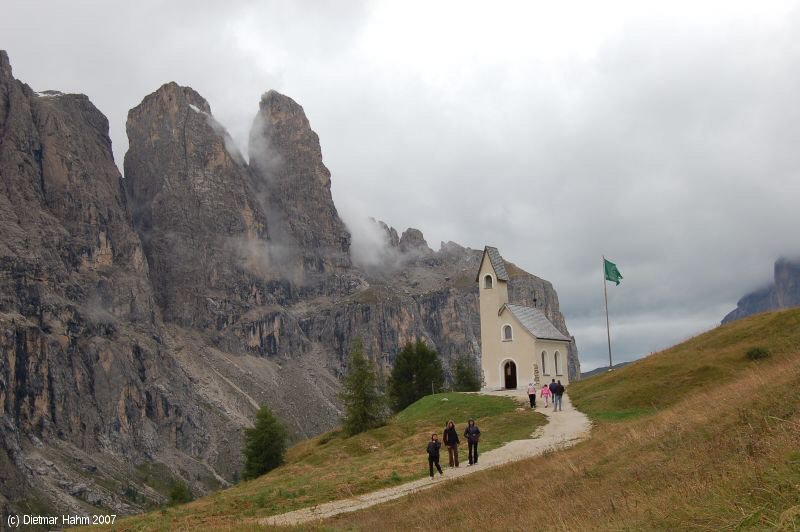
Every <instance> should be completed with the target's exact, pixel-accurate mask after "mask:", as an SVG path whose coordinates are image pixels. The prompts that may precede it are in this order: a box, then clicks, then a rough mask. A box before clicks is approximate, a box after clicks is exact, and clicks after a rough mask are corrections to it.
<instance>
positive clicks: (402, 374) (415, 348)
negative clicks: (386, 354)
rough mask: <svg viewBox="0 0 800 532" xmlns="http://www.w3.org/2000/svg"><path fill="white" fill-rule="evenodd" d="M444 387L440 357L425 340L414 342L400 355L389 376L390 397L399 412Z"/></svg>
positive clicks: (408, 344)
mask: <svg viewBox="0 0 800 532" xmlns="http://www.w3.org/2000/svg"><path fill="white" fill-rule="evenodd" d="M443 387H444V370H443V369H442V363H441V361H440V360H439V355H438V354H437V353H436V351H434V350H433V349H430V348H429V347H428V346H427V345H425V344H424V343H423V342H422V341H420V340H417V343H416V344H412V343H411V342H409V343H407V344H406V345H405V347H403V349H402V351H400V353H398V355H397V359H396V360H395V362H394V368H392V374H391V375H390V376H389V398H390V400H391V402H392V407H393V408H394V409H395V411H398V412H399V411H400V410H403V409H404V408H405V407H407V406H408V405H410V404H411V403H414V402H416V401H417V400H418V399H421V398H422V397H424V396H426V395H431V394H432V393H434V392H435V391H436V390H439V391H442V388H443Z"/></svg>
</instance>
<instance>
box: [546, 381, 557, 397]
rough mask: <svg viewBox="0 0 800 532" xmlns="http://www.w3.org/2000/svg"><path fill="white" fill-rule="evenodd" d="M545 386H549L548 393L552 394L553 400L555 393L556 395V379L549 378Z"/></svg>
mask: <svg viewBox="0 0 800 532" xmlns="http://www.w3.org/2000/svg"><path fill="white" fill-rule="evenodd" d="M547 387H548V388H550V395H552V396H553V401H555V400H556V398H555V395H556V380H555V379H551V380H550V384H548V385H547Z"/></svg>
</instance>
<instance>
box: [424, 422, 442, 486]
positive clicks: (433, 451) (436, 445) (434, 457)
mask: <svg viewBox="0 0 800 532" xmlns="http://www.w3.org/2000/svg"><path fill="white" fill-rule="evenodd" d="M441 448H442V444H441V442H440V441H439V438H438V436H436V433H435V432H434V433H433V434H431V441H429V442H428V469H429V470H430V473H431V480H433V466H436V470H437V471H439V475H444V473H442V466H440V465H439V449H441Z"/></svg>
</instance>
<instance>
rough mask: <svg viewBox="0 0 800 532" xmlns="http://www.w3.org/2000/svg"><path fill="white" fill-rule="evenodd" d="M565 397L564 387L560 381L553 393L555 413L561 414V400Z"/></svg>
mask: <svg viewBox="0 0 800 532" xmlns="http://www.w3.org/2000/svg"><path fill="white" fill-rule="evenodd" d="M563 396H564V385H563V384H561V381H560V380H559V381H558V383H557V384H556V389H555V392H554V393H553V412H561V411H562V410H561V400H562V399H563Z"/></svg>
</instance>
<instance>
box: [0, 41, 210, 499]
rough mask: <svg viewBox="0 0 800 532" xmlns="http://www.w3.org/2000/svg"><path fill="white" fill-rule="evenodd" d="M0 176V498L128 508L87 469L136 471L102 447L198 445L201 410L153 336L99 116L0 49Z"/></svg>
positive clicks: (146, 288) (155, 329) (140, 264)
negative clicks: (17, 74)
mask: <svg viewBox="0 0 800 532" xmlns="http://www.w3.org/2000/svg"><path fill="white" fill-rule="evenodd" d="M0 181H1V182H2V184H3V186H2V187H0V224H2V227H3V231H2V232H1V233H0V294H1V296H0V415H2V419H1V422H2V425H3V429H2V439H1V440H0V448H1V451H0V455H3V456H2V459H0V463H2V464H3V467H2V471H1V472H0V475H1V476H2V479H3V480H4V481H5V482H2V483H0V506H4V507H8V506H9V505H10V504H12V503H13V504H15V505H16V507H17V508H19V507H20V506H19V505H20V504H22V505H23V507H24V504H25V503H32V502H33V501H35V500H36V499H39V500H41V501H43V503H46V504H51V505H56V506H60V507H62V508H65V509H72V510H75V511H86V509H87V508H89V507H90V505H94V506H103V507H107V508H110V509H114V510H118V511H122V512H126V511H131V510H133V509H134V508H135V507H136V506H135V505H132V504H130V503H129V502H128V501H125V500H124V499H123V498H122V497H120V496H119V494H117V493H115V492H114V491H113V490H106V489H94V488H93V487H92V486H90V485H88V484H87V483H86V482H85V480H84V477H85V476H86V475H87V474H92V473H96V472H102V473H103V474H104V475H105V476H106V478H109V479H111V478H117V479H123V478H127V477H129V476H134V475H133V469H134V466H133V465H128V464H123V463H120V462H119V461H116V462H115V461H114V460H108V458H107V457H108V456H109V455H110V456H119V457H122V456H126V457H128V458H129V459H130V460H131V461H136V460H137V459H139V460H147V459H150V458H152V457H153V456H155V455H156V454H157V453H158V452H159V450H160V449H161V448H162V447H163V446H164V445H165V444H168V446H169V447H170V448H172V449H174V450H175V452H176V453H187V452H189V451H190V449H198V450H202V449H203V448H204V447H205V446H206V445H207V443H208V435H207V432H206V429H205V428H204V427H205V426H206V425H208V424H209V423H210V419H209V418H208V417H207V416H206V413H205V412H204V411H203V409H202V407H201V405H199V404H197V402H196V401H195V397H194V396H193V393H192V392H191V385H190V382H189V379H188V378H187V375H185V374H184V373H183V372H182V371H181V370H180V368H179V367H177V365H176V364H175V361H174V360H173V359H172V358H171V357H169V356H165V352H164V347H163V345H162V344H161V342H160V337H161V329H160V326H159V318H158V309H157V307H156V305H155V301H154V298H153V293H152V290H151V285H150V282H149V279H148V270H147V263H146V261H145V260H144V254H143V252H142V247H141V243H140V241H139V237H138V236H137V235H136V233H135V232H134V231H133V229H132V227H131V226H130V224H129V220H128V214H127V210H126V202H125V195H124V192H123V190H122V186H121V180H120V175H119V172H118V171H117V169H116V166H115V165H114V161H113V158H112V155H111V142H110V140H109V138H108V123H107V121H106V119H105V117H104V116H103V115H102V114H101V113H100V112H99V111H98V110H97V109H96V108H95V107H94V106H93V105H92V104H91V103H90V102H89V100H88V99H87V98H86V97H85V96H82V95H66V94H59V93H53V92H51V93H46V94H36V93H34V92H33V91H31V89H30V88H29V87H27V86H26V85H24V84H22V83H20V82H18V81H17V80H15V79H14V78H13V77H12V72H11V67H10V65H9V62H8V57H7V56H6V55H5V53H4V52H0ZM195 472H197V469H195ZM208 474H209V473H208V471H206V475H208ZM143 490H144V491H145V492H146V488H143ZM156 495H157V494H156ZM9 499H11V500H10V501H9Z"/></svg>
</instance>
